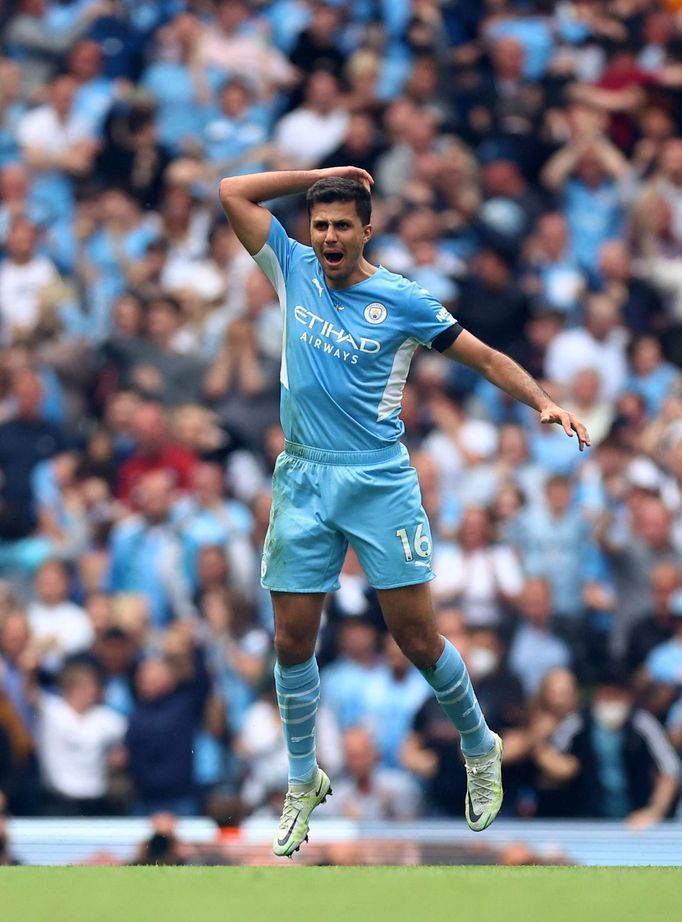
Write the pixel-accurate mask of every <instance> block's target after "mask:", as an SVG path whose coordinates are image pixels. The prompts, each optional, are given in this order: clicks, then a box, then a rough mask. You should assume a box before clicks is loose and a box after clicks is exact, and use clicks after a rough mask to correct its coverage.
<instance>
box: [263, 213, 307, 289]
mask: <svg viewBox="0 0 682 922" xmlns="http://www.w3.org/2000/svg"><path fill="white" fill-rule="evenodd" d="M298 247H300V244H298V243H297V242H296V241H295V240H292V239H291V238H290V237H288V236H287V232H286V231H285V230H284V228H283V227H282V225H281V224H280V223H279V221H278V220H277V218H276V217H275V216H274V215H273V216H272V220H271V222H270V231H269V233H268V239H267V240H266V241H265V243H264V244H263V246H262V247H261V248H260V250H259V251H258V252H257V253H255V254H254V257H253V258H254V259H255V260H256V262H257V263H258V265H259V266H260V268H261V269H262V270H263V272H264V273H265V274H266V275H267V277H268V278H269V279H270V281H271V282H272V284H273V285H274V288H275V291H276V292H277V294H278V295H281V292H282V289H283V287H284V284H285V283H286V281H287V279H288V277H289V272H290V271H291V266H292V263H293V259H294V254H295V252H296V249H297V248H298Z"/></svg>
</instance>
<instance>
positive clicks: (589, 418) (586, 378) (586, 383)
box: [564, 368, 615, 445]
mask: <svg viewBox="0 0 682 922" xmlns="http://www.w3.org/2000/svg"><path fill="white" fill-rule="evenodd" d="M602 389H603V388H602V375H601V372H600V371H599V369H598V368H581V369H580V371H578V372H577V373H576V375H575V377H574V378H573V380H572V381H571V382H570V384H569V388H568V391H567V394H566V400H565V401H564V403H565V404H566V406H567V407H570V411H571V413H575V414H577V415H578V416H579V418H580V419H583V420H585V425H586V426H588V427H589V429H588V431H589V433H590V438H591V439H592V444H593V445H598V444H599V443H600V442H602V441H603V440H604V439H605V438H606V436H607V435H608V434H609V431H610V429H611V424H612V423H613V420H614V417H615V408H614V407H613V405H612V404H610V403H609V402H608V401H606V400H604V399H603V397H602V396H601V394H602Z"/></svg>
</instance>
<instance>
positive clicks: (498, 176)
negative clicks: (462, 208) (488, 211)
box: [481, 160, 524, 198]
mask: <svg viewBox="0 0 682 922" xmlns="http://www.w3.org/2000/svg"><path fill="white" fill-rule="evenodd" d="M481 179H482V180H483V187H484V189H485V191H486V193H487V194H488V196H489V197H490V198H493V197H495V196H502V197H506V196H508V197H509V198H513V197H514V196H515V195H517V194H518V192H519V191H520V187H522V186H523V185H524V183H523V177H522V175H521V171H520V170H519V168H518V166H517V165H516V164H515V163H513V162H512V161H511V160H493V162H492V163H488V164H486V165H485V166H484V167H483V169H482V171H481Z"/></svg>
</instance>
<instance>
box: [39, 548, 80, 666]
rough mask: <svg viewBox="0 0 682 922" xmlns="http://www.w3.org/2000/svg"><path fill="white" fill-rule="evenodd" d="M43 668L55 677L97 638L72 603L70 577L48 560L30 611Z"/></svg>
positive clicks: (53, 561) (59, 564) (61, 565)
mask: <svg viewBox="0 0 682 922" xmlns="http://www.w3.org/2000/svg"><path fill="white" fill-rule="evenodd" d="M27 614H28V623H29V626H30V628H31V636H32V639H33V641H34V642H35V644H36V646H37V647H38V649H39V650H40V651H41V666H42V668H43V669H44V670H45V671H46V672H47V673H49V674H50V675H55V674H56V673H57V672H59V671H60V670H61V668H62V666H63V665H64V661H65V660H66V659H67V657H69V656H72V655H73V654H75V653H80V652H82V651H83V650H87V649H88V647H89V646H90V644H91V643H92V641H93V639H94V632H93V629H92V625H91V623H90V620H89V619H88V616H87V615H86V613H85V611H84V610H83V609H82V608H81V607H80V606H79V605H75V604H74V603H73V602H71V601H70V600H69V576H68V573H67V571H66V567H65V566H64V564H63V563H61V561H59V560H47V561H45V563H44V564H42V565H41V567H40V568H39V569H38V571H37V573H36V576H35V598H34V600H33V601H32V602H31V603H30V605H29V606H28V609H27Z"/></svg>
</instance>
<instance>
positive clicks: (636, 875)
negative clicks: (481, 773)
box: [0, 866, 682, 922]
mask: <svg viewBox="0 0 682 922" xmlns="http://www.w3.org/2000/svg"><path fill="white" fill-rule="evenodd" d="M0 919H2V922H86V920H87V922H157V920H158V922H204V920H211V922H212V920H216V922H217V920H227V922H265V920H268V922H365V920H366V922H488V920H500V922H677V920H681V922H682V869H678V868H572V867H561V868H546V867H543V868H534V867H519V868H497V867H473V868H462V867H414V868H413V867H408V868H405V867H401V868H395V867H392V868H388V867H386V868H385V867H373V868H347V867H344V868H314V867H296V866H290V867H283V868H100V867H93V868H0Z"/></svg>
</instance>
